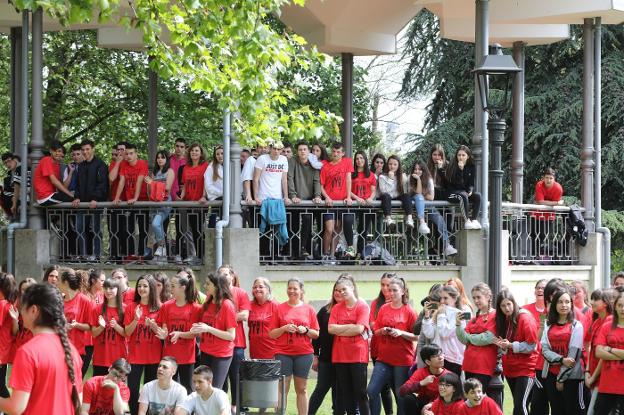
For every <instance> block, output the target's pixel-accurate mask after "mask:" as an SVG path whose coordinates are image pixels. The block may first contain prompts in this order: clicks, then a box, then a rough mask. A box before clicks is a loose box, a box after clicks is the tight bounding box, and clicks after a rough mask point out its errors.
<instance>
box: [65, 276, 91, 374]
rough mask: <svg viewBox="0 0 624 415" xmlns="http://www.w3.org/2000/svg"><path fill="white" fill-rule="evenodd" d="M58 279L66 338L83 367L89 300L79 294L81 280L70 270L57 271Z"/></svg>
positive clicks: (88, 318)
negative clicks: (80, 359) (63, 310)
mask: <svg viewBox="0 0 624 415" xmlns="http://www.w3.org/2000/svg"><path fill="white" fill-rule="evenodd" d="M59 274H60V279H59V282H58V284H57V288H58V289H59V290H60V291H61V293H62V294H63V305H64V309H65V319H66V320H67V329H68V331H69V333H68V337H69V340H70V341H71V342H72V344H73V345H74V347H76V349H77V350H78V353H80V357H82V362H83V365H84V364H86V365H87V366H88V365H89V363H88V362H85V360H86V349H85V346H86V345H85V340H86V336H87V334H89V335H91V326H90V325H89V320H90V318H91V314H92V312H93V306H92V304H91V300H89V298H88V297H87V296H86V295H84V294H83V293H82V292H81V287H82V278H81V277H80V276H78V275H77V274H76V272H75V271H74V270H73V269H71V268H61V269H60V270H59Z"/></svg>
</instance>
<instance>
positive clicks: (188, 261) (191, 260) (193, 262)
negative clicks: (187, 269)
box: [182, 255, 201, 265]
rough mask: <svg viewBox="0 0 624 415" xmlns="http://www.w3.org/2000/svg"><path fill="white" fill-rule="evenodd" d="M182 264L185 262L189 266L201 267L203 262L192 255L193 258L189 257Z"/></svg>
mask: <svg viewBox="0 0 624 415" xmlns="http://www.w3.org/2000/svg"><path fill="white" fill-rule="evenodd" d="M182 262H184V263H185V264H188V265H199V263H200V262H201V261H200V259H199V258H197V257H196V256H194V255H191V256H188V257H186V258H184V261H182Z"/></svg>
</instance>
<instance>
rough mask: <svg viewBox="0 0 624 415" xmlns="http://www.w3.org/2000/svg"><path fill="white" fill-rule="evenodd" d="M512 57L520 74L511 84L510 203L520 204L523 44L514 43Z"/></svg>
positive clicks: (522, 177)
mask: <svg viewBox="0 0 624 415" xmlns="http://www.w3.org/2000/svg"><path fill="white" fill-rule="evenodd" d="M513 57H514V60H515V61H516V65H518V67H519V68H520V69H522V71H521V72H519V73H517V74H516V76H515V78H514V84H513V111H512V118H511V124H512V128H513V129H512V131H511V201H512V202H513V203H522V195H523V190H524V42H514V44H513Z"/></svg>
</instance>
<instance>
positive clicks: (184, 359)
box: [158, 300, 202, 365]
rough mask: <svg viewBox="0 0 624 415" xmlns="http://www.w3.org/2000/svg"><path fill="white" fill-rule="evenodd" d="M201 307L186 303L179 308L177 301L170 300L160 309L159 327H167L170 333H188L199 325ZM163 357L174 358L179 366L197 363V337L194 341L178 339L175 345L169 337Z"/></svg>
mask: <svg viewBox="0 0 624 415" xmlns="http://www.w3.org/2000/svg"><path fill="white" fill-rule="evenodd" d="M201 311H202V309H201V306H200V305H199V304H197V303H186V304H184V305H183V306H182V307H180V306H178V305H177V304H176V302H175V300H169V301H167V302H166V303H165V304H163V306H162V307H161V308H160V313H158V325H159V326H161V327H162V326H163V325H166V326H167V330H168V331H169V333H171V332H174V331H182V332H186V331H189V330H191V326H192V325H193V323H197V322H198V321H199V318H200V316H201ZM163 356H173V357H175V358H176V360H177V361H178V364H179V365H188V364H190V363H195V337H193V338H192V339H182V338H180V339H178V341H177V342H176V343H175V344H173V343H171V337H170V336H167V340H166V341H165V347H164V348H163Z"/></svg>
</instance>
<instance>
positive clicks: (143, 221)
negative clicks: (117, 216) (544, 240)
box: [128, 211, 150, 256]
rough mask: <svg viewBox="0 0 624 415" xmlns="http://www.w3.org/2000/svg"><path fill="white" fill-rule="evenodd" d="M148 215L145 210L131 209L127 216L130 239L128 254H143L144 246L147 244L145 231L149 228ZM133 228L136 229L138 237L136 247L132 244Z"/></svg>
mask: <svg viewBox="0 0 624 415" xmlns="http://www.w3.org/2000/svg"><path fill="white" fill-rule="evenodd" d="M149 224H150V222H149V215H148V213H147V212H142V211H131V212H130V216H129V217H128V232H129V233H130V241H129V243H128V248H129V250H128V254H129V255H136V256H144V255H145V247H146V246H147V232H148V230H149ZM135 228H136V229H137V230H138V234H139V239H138V241H137V244H136V247H135V244H134V238H133V237H132V235H134V230H135Z"/></svg>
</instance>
